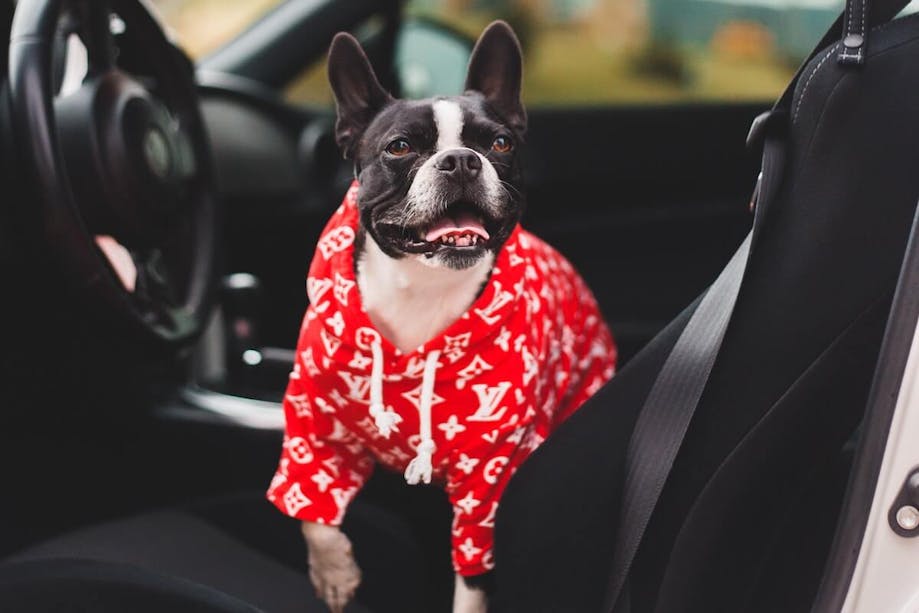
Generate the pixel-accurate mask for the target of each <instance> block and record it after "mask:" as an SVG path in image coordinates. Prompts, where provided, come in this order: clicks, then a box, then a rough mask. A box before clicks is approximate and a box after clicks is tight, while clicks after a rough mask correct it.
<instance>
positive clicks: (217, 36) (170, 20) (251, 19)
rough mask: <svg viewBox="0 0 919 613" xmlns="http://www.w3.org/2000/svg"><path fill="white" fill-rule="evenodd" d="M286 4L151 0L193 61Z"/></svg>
mask: <svg viewBox="0 0 919 613" xmlns="http://www.w3.org/2000/svg"><path fill="white" fill-rule="evenodd" d="M284 1H285V0H151V4H152V5H153V8H154V10H155V11H156V13H157V14H158V15H159V17H160V18H161V19H162V21H163V23H164V24H165V25H166V29H167V30H168V31H169V33H170V34H172V35H173V36H174V37H175V39H176V41H177V42H178V43H179V45H180V46H181V47H182V48H183V49H184V50H185V51H186V53H188V54H189V55H190V56H191V57H192V58H195V59H197V58H200V57H202V56H205V55H207V54H208V53H210V52H212V51H215V50H216V49H217V48H218V47H220V46H221V45H223V44H224V43H227V42H229V41H230V40H231V39H232V38H234V37H235V36H237V35H238V34H240V33H241V32H242V31H243V30H245V29H246V28H247V27H249V26H250V25H252V24H253V23H255V22H256V21H257V20H258V19H260V18H261V17H263V16H264V15H265V14H266V13H268V11H270V10H271V9H273V8H275V7H276V6H277V5H279V4H281V3H282V2H284Z"/></svg>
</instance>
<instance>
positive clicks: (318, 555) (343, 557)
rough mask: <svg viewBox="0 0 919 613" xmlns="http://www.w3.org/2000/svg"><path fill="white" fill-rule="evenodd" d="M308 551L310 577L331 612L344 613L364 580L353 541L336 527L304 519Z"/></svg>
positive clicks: (304, 533) (303, 525)
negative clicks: (356, 558) (352, 546)
mask: <svg viewBox="0 0 919 613" xmlns="http://www.w3.org/2000/svg"><path fill="white" fill-rule="evenodd" d="M301 529H302V531H303V537H304V538H305V539H306V547H307V550H308V553H309V565H310V580H311V581H312V582H313V587H315V588H316V593H317V594H318V595H319V597H320V598H322V599H323V600H324V601H325V602H326V604H327V605H329V608H330V609H331V610H332V613H341V612H342V611H343V610H344V608H345V605H346V604H348V602H349V601H350V600H351V598H352V597H353V596H354V592H355V590H357V586H358V585H360V583H361V569H360V568H358V566H357V563H356V562H355V561H354V553H353V550H352V548H351V541H350V540H348V537H347V536H345V533H344V532H342V531H341V530H339V529H338V528H336V527H334V526H326V525H324V524H317V523H314V522H309V521H305V522H303V524H302V525H301Z"/></svg>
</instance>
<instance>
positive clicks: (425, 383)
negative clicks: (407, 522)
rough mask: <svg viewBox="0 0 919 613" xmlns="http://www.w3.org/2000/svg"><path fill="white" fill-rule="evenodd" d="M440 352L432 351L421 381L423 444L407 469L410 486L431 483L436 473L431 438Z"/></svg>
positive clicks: (420, 412) (419, 408) (421, 443)
mask: <svg viewBox="0 0 919 613" xmlns="http://www.w3.org/2000/svg"><path fill="white" fill-rule="evenodd" d="M438 358H440V351H432V352H431V353H429V354H428V355H427V358H426V359H425V362H424V375H423V377H422V379H421V399H420V402H419V403H418V421H419V422H420V426H419V428H418V434H419V435H421V442H419V443H418V448H417V449H416V450H415V454H416V455H415V458H414V459H413V460H412V461H411V462H409V465H408V467H407V468H406V469H405V480H406V481H407V482H408V484H409V485H416V484H418V483H419V482H421V481H424V482H425V483H430V482H431V475H432V473H433V472H434V467H433V464H432V463H431V458H432V456H433V455H434V439H433V438H432V437H431V403H432V401H433V399H434V376H435V375H436V374H437V360H438Z"/></svg>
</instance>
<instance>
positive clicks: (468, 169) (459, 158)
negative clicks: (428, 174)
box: [434, 149, 482, 179]
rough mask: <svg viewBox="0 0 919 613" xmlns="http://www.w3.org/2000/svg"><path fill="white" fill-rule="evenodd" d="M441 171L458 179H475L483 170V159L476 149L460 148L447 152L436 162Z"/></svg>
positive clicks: (436, 166) (435, 165)
mask: <svg viewBox="0 0 919 613" xmlns="http://www.w3.org/2000/svg"><path fill="white" fill-rule="evenodd" d="M434 167H435V168H437V170H439V171H440V172H442V173H444V174H446V175H449V176H450V177H452V178H456V179H463V178H468V179H475V178H476V177H477V176H479V171H480V170H482V160H480V159H479V156H478V155H477V154H476V153H475V151H467V150H462V149H461V150H458V151H450V152H448V153H445V154H444V155H442V156H441V157H440V159H438V160H437V162H436V163H435V164H434Z"/></svg>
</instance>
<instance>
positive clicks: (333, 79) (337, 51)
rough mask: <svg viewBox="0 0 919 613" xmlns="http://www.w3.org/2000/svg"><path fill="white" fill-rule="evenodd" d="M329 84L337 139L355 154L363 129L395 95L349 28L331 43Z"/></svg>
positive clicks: (349, 154)
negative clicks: (335, 109)
mask: <svg viewBox="0 0 919 613" xmlns="http://www.w3.org/2000/svg"><path fill="white" fill-rule="evenodd" d="M329 84H330V85H331V86H332V92H333V93H334V94H335V104H336V107H337V110H338V120H337V121H336V122H335V141H336V142H337V143H338V146H339V147H340V148H341V150H342V153H343V154H344V155H345V157H346V158H352V157H354V153H355V151H354V150H355V149H356V147H357V143H358V141H359V140H360V137H361V135H362V134H363V133H364V130H365V129H366V128H367V126H368V125H370V122H371V121H373V118H374V117H375V116H376V114H377V113H379V112H380V109H382V108H383V107H384V106H386V104H388V103H389V102H392V100H393V97H392V96H390V95H389V92H387V91H386V90H385V89H383V86H382V85H380V82H379V80H377V77H376V75H375V74H374V72H373V68H372V67H371V66H370V60H368V59H367V55H366V54H365V53H364V50H363V49H361V44H360V43H359V42H357V39H356V38H354V37H353V36H351V35H350V34H348V33H347V32H339V33H338V34H336V35H335V38H333V39H332V46H331V47H329Z"/></svg>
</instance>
